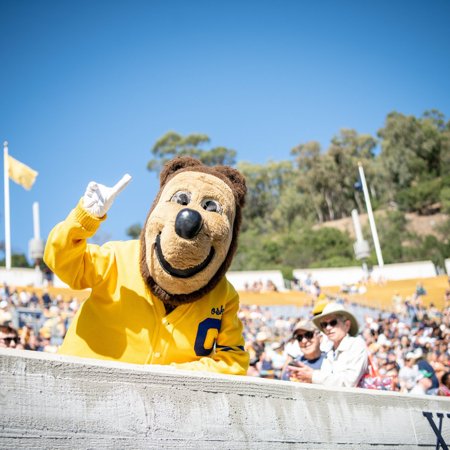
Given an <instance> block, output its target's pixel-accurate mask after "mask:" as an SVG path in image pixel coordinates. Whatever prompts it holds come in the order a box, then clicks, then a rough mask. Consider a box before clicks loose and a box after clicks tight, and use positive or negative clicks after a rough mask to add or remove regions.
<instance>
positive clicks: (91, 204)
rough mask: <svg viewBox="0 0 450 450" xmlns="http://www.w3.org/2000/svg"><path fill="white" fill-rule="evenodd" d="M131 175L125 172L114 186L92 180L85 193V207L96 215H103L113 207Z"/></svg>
mask: <svg viewBox="0 0 450 450" xmlns="http://www.w3.org/2000/svg"><path fill="white" fill-rule="evenodd" d="M130 180H131V176H130V175H128V174H125V175H124V176H123V177H122V179H121V180H120V181H119V182H118V183H117V184H116V185H115V186H113V187H107V186H104V185H103V184H99V183H96V182H95V181H91V182H90V183H89V184H88V186H87V188H86V192H85V193H84V197H83V206H84V209H85V210H86V211H87V212H88V213H89V214H91V215H93V216H95V217H98V218H100V217H103V216H104V215H105V214H106V213H107V212H108V209H109V208H110V207H111V205H112V203H113V201H114V199H115V198H116V196H117V194H119V192H121V191H122V190H123V189H124V188H125V186H126V185H127V184H128V183H129V182H130Z"/></svg>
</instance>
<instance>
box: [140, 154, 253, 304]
mask: <svg viewBox="0 0 450 450" xmlns="http://www.w3.org/2000/svg"><path fill="white" fill-rule="evenodd" d="M187 171H194V172H203V173H207V174H210V175H214V176H216V177H217V178H219V179H221V180H222V181H224V182H225V183H226V184H227V185H228V186H229V187H230V188H231V190H232V192H233V194H234V198H235V201H236V216H235V219H234V224H233V238H232V241H231V244H230V248H229V250H228V253H227V256H226V258H225V260H224V262H223V263H222V265H221V266H220V268H219V270H218V271H217V272H216V274H215V275H214V276H213V278H212V279H211V280H210V281H209V283H208V284H207V285H206V286H204V287H202V288H201V289H198V290H197V291H195V292H191V293H189V294H178V295H172V294H170V293H168V292H166V291H165V290H164V289H162V288H161V286H159V285H158V284H157V283H156V282H155V280H154V279H153V278H152V276H151V274H150V271H149V268H148V266H147V258H146V244H145V228H146V227H145V226H144V228H143V229H142V232H141V237H140V240H141V255H140V270H141V275H142V277H143V278H144V281H145V282H146V284H147V286H148V287H149V288H150V290H151V291H152V293H153V294H154V295H156V296H157V297H158V298H159V299H160V300H162V301H163V302H164V304H166V305H168V306H171V307H175V306H178V305H181V304H184V303H190V302H194V301H196V300H198V299H199V298H201V297H203V296H204V295H206V294H207V293H208V292H210V291H211V290H212V289H214V288H215V287H216V285H217V283H218V282H219V281H220V280H221V278H222V277H223V276H224V275H225V274H226V272H227V270H228V268H229V267H230V265H231V262H232V260H233V257H234V254H235V252H236V249H237V242H238V234H239V229H240V226H241V221H242V208H243V206H244V204H245V195H246V193H247V187H246V184H245V178H244V177H243V175H242V174H241V173H240V172H238V171H237V170H236V169H233V168H232V167H229V166H214V167H210V166H205V165H204V164H203V163H202V162H201V161H199V160H197V159H194V158H191V157H189V156H184V157H177V158H174V159H173V160H171V161H169V162H168V163H166V165H165V166H164V168H163V170H162V172H161V174H160V190H159V192H158V194H157V196H156V198H155V200H154V202H153V204H152V207H151V209H150V212H149V214H148V216H147V219H146V223H147V221H148V218H149V216H150V214H151V213H152V211H153V209H154V208H155V205H157V203H158V202H159V198H160V195H161V191H162V188H163V187H164V186H165V184H166V183H167V182H168V181H169V180H170V179H171V178H172V177H174V176H175V175H176V174H179V173H181V172H187ZM186 282H188V281H186Z"/></svg>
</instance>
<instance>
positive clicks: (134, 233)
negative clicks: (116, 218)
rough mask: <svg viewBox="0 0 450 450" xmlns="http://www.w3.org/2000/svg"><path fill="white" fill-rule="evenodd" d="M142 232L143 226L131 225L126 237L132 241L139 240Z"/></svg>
mask: <svg viewBox="0 0 450 450" xmlns="http://www.w3.org/2000/svg"><path fill="white" fill-rule="evenodd" d="M141 231H142V226H141V224H139V223H135V224H133V225H130V226H129V227H128V228H127V230H126V235H127V236H128V237H130V238H131V239H139V236H140V234H141Z"/></svg>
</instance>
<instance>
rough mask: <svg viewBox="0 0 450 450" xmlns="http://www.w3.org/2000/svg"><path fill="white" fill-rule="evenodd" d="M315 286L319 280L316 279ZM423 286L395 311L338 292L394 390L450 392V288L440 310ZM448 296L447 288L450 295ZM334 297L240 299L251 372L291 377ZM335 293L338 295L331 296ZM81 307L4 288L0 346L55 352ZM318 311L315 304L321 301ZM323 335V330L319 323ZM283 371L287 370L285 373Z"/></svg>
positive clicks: (0, 290)
mask: <svg viewBox="0 0 450 450" xmlns="http://www.w3.org/2000/svg"><path fill="white" fill-rule="evenodd" d="M312 285H314V283H312ZM423 295H426V293H423V292H421V291H420V289H419V287H418V288H417V290H416V293H415V295H413V296H412V297H411V298H410V299H407V300H403V299H400V300H399V299H398V298H397V299H393V308H394V310H393V312H387V311H381V310H376V309H373V308H367V307H364V306H361V305H357V304H354V303H350V301H349V300H345V299H344V298H338V299H337V301H338V302H340V303H341V304H342V305H343V306H344V307H345V308H347V309H348V310H350V311H352V313H353V314H354V315H355V317H358V321H359V325H360V326H359V334H360V336H361V337H362V338H363V339H364V341H365V343H366V346H367V350H368V353H369V356H370V360H371V361H372V362H373V365H374V366H376V367H377V368H378V372H379V374H380V375H381V376H384V377H388V378H389V379H390V380H391V383H390V386H389V388H390V389H392V390H394V391H401V392H412V393H426V394H439V395H449V396H450V373H449V372H450V294H449V295H448V296H447V297H446V302H445V306H444V308H443V309H438V308H437V307H436V306H434V305H433V304H430V305H428V306H427V307H425V306H424V304H423V301H422V299H423ZM446 295H447V294H446ZM328 300H329V299H327V298H325V297H324V295H323V294H321V295H319V296H316V298H315V300H313V301H312V303H311V304H310V305H309V306H308V307H303V308H296V311H295V312H294V313H293V312H292V308H289V307H286V313H284V314H283V313H281V312H280V311H282V310H283V307H281V306H279V307H276V308H275V307H262V306H246V305H242V306H241V309H240V312H239V317H240V319H241V321H242V323H243V325H244V338H245V342H246V349H247V350H248V352H249V353H250V368H249V371H248V375H250V376H256V377H264V378H273V379H282V378H283V379H289V376H287V377H286V366H287V364H288V362H289V361H291V360H293V359H296V358H297V359H298V358H299V357H301V355H302V351H301V348H300V345H299V341H298V339H296V336H295V333H294V331H295V329H296V326H298V324H299V322H300V321H302V320H310V319H312V318H313V316H314V314H317V312H319V313H320V312H321V310H322V309H323V307H324V306H325V305H326V304H327V301H328ZM334 300H336V299H334ZM79 306H80V302H79V301H78V300H77V299H76V298H72V299H70V300H68V301H67V300H63V299H62V298H61V297H60V296H53V297H52V296H51V295H49V293H48V292H45V291H44V292H43V293H42V294H41V295H38V294H36V293H34V292H32V291H26V290H16V289H11V288H10V287H8V286H3V287H2V288H0V347H10V348H16V349H25V350H36V351H44V352H52V353H54V352H56V351H57V350H58V347H59V346H60V345H61V343H62V341H63V339H64V336H65V333H66V330H67V329H68V326H69V325H70V322H71V320H72V319H73V317H74V315H75V313H76V312H77V310H78V308H79ZM318 307H320V308H319V310H317V308H318ZM317 334H318V335H319V336H320V338H321V339H322V341H323V333H321V332H320V330H317ZM283 374H284V375H283Z"/></svg>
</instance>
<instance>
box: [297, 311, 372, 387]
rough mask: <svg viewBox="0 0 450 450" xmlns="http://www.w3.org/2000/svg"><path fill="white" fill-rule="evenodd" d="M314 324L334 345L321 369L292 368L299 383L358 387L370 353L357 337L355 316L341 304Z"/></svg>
mask: <svg viewBox="0 0 450 450" xmlns="http://www.w3.org/2000/svg"><path fill="white" fill-rule="evenodd" d="M312 320H313V322H314V324H315V325H316V327H317V328H319V329H320V330H321V331H322V332H323V333H324V334H325V335H326V336H327V338H328V339H329V340H330V341H331V342H332V343H333V348H332V349H331V350H330V351H329V352H328V353H327V355H326V358H325V359H324V361H323V363H322V365H321V367H320V369H318V370H317V369H312V368H311V367H308V366H307V365H306V364H303V363H299V367H297V368H295V367H294V368H292V369H291V371H292V372H293V373H294V374H295V375H294V376H295V378H296V379H297V380H298V381H302V382H304V383H314V384H322V385H325V386H335V387H355V386H357V385H358V383H359V380H360V379H361V377H362V376H363V375H364V374H365V373H366V371H367V364H368V363H367V349H366V344H365V342H364V340H363V339H362V338H361V337H359V336H357V335H358V322H357V321H356V318H355V316H353V314H351V313H350V312H349V311H347V310H346V309H345V308H344V307H343V306H342V305H341V304H339V303H334V302H333V303H329V304H328V305H326V306H325V308H324V310H323V311H322V314H319V315H317V316H315V317H314V318H313V319H312Z"/></svg>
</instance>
